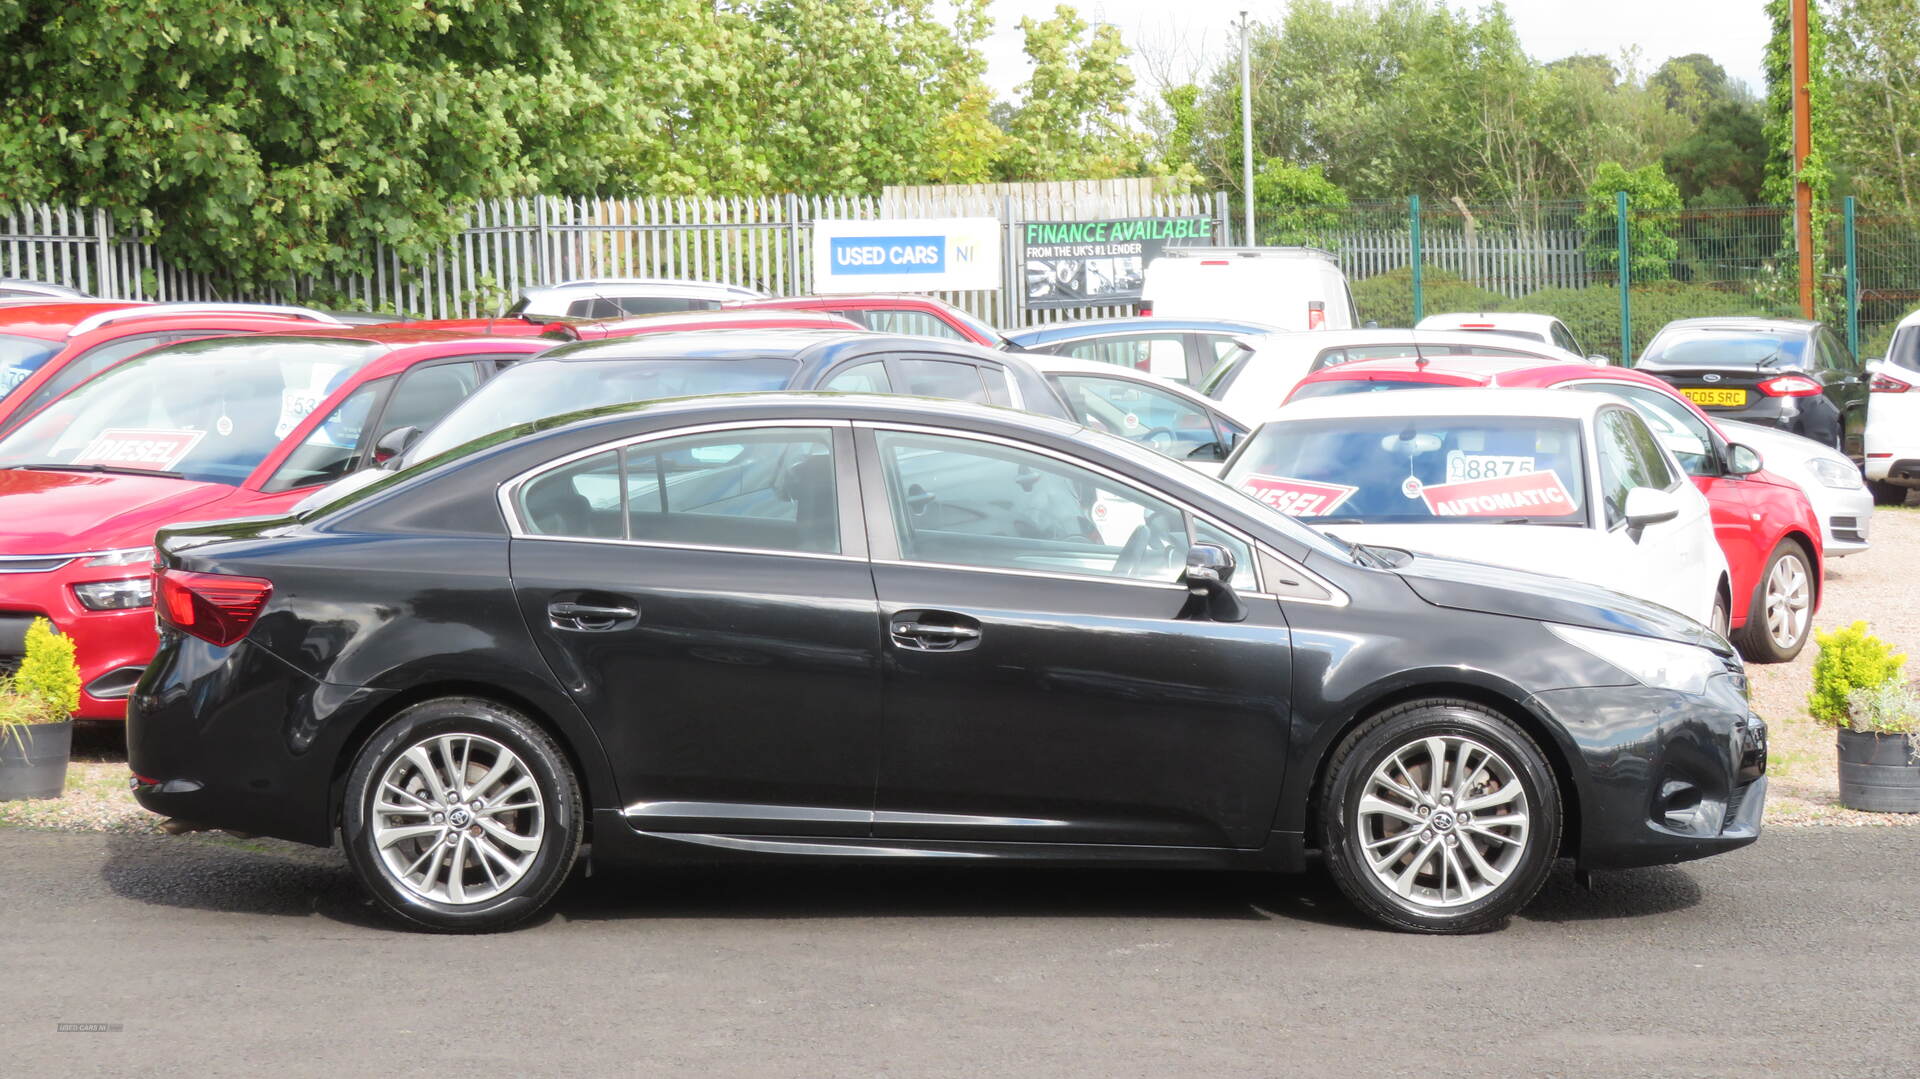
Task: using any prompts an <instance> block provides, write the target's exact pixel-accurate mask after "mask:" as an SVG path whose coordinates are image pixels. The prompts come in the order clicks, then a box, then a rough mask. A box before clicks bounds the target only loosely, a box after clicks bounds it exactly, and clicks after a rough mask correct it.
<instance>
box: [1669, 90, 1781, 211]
mask: <svg viewBox="0 0 1920 1079" xmlns="http://www.w3.org/2000/svg"><path fill="white" fill-rule="evenodd" d="M1766 162H1767V137H1766V132H1765V131H1764V130H1763V129H1762V127H1761V123H1760V112H1759V110H1758V109H1756V108H1754V107H1753V106H1752V105H1749V104H1746V103H1744V102H1737V101H1723V102H1721V103H1720V104H1718V105H1715V106H1714V107H1713V108H1711V109H1709V110H1708V111H1707V112H1706V113H1705V114H1704V115H1703V116H1702V117H1701V119H1700V124H1699V126H1698V127H1696V128H1694V131H1693V134H1691V135H1688V136H1687V137H1686V138H1685V139H1683V140H1681V141H1680V142H1678V143H1675V144H1674V145H1673V147H1672V148H1670V149H1669V150H1667V152H1666V153H1664V154H1662V155H1660V165H1661V167H1662V168H1663V169H1664V170H1665V171H1666V173H1667V175H1668V176H1671V177H1673V180H1674V183H1675V184H1676V185H1677V186H1678V187H1679V188H1680V196H1681V198H1683V199H1685V200H1686V201H1687V205H1689V206H1714V205H1718V206H1726V205H1748V204H1751V203H1756V202H1759V201H1760V187H1761V184H1762V182H1763V181H1764V180H1765V179H1766V175H1765V170H1766Z"/></svg>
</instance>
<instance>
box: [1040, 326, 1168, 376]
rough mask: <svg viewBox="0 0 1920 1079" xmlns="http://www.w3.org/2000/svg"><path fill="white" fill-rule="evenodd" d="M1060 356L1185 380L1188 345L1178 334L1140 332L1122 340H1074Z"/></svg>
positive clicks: (1113, 338) (1106, 338) (1062, 350)
mask: <svg viewBox="0 0 1920 1079" xmlns="http://www.w3.org/2000/svg"><path fill="white" fill-rule="evenodd" d="M1059 351H1060V353H1061V354H1062V355H1066V356H1072V357H1074V358H1076V359H1082V360H1093V361H1095V362H1097V363H1110V364H1114V365H1116V366H1119V367H1131V368H1132V369H1134V370H1135V371H1145V372H1147V373H1149V374H1154V375H1160V376H1162V377H1164V378H1178V379H1184V378H1186V377H1187V343H1186V340H1185V338H1184V335H1182V334H1177V333H1163V334H1154V333H1141V334H1130V335H1128V336H1125V337H1102V338H1099V339H1097V340H1093V341H1075V342H1073V343H1072V344H1069V345H1066V346H1063V347H1062V348H1061V349H1060V350H1059Z"/></svg>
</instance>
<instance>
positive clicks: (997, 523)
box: [127, 393, 1766, 932]
mask: <svg viewBox="0 0 1920 1079" xmlns="http://www.w3.org/2000/svg"><path fill="white" fill-rule="evenodd" d="M157 558H158V563H157V565H156V570H155V572H156V579H157V585H158V591H159V597H160V598H159V602H158V605H157V610H158V612H159V618H160V622H161V642H162V643H161V646H160V651H159V655H158V656H157V657H156V658H155V660H154V661H153V663H152V664H151V665H149V666H148V667H147V670H146V673H145V675H144V676H143V677H142V679H141V681H140V683H139V685H138V687H137V688H136V690H135V692H134V694H133V698H132V706H131V709H130V712H129V715H128V719H127V738H128V762H129V765H130V766H131V768H132V770H133V772H134V773H135V775H134V786H135V791H136V795H137V797H138V798H139V800H140V802H141V803H142V804H143V805H145V806H146V807H147V808H149V809H151V810H153V811H155V812H158V813H163V814H168V815H170V816H173V817H175V818H177V819H179V820H180V821H182V822H184V823H187V824H192V825H198V826H203V827H216V828H227V829H233V830H239V831H246V832H256V833H263V834H266V835H271V836H278V837H283V838H286V839H291V840H296V841H300V842H305V843H312V844H320V845H326V844H329V843H331V842H332V841H333V839H334V836H335V834H336V831H337V834H338V835H339V837H340V840H341V842H342V843H343V844H344V846H345V848H346V853H347V855H348V858H349V860H350V863H351V865H352V866H353V868H354V870H355V871H356V873H357V875H358V876H359V878H360V879H361V880H362V881H363V882H364V884H365V886H366V887H367V888H368V890H369V891H370V892H371V893H372V894H373V895H374V896H375V897H376V898H377V899H378V901H379V902H380V903H381V904H382V905H383V906H384V907H386V908H387V909H388V910H389V911H391V912H392V913H394V914H395V915H397V916H398V917H399V918H401V919H403V920H405V921H407V922H409V923H412V924H414V925H418V926H425V927H430V928H434V929H441V930H486V929H497V928H502V927H505V926H509V925H512V924H514V923H517V922H519V921H521V920H523V919H525V918H528V917H530V916H532V915H533V914H534V913H535V912H537V911H539V910H540V909H541V908H542V907H543V906H544V905H545V904H546V903H547V902H548V900H549V899H551V898H552V896H553V895H554V893H555V892H556V890H557V889H559V888H560V886H561V884H562V883H563V881H564V880H565V878H566V877H567V875H568V872H569V870H570V869H571V868H572V867H573V866H574V864H575V862H576V860H577V858H578V857H579V852H580V851H581V849H582V844H583V843H590V844H591V857H592V858H594V859H596V860H605V861H613V860H633V859H673V858H675V857H676V855H682V856H685V855H691V856H696V857H699V858H702V859H706V858H711V857H713V856H716V855H727V856H738V857H763V858H765V857H771V858H807V859H816V860H819V859H830V858H836V857H863V856H864V857H876V856H878V857H887V858H894V859H900V858H923V859H929V860H935V861H942V862H944V863H945V864H970V865H985V864H995V863H1010V862H1047V863H1069V864H1082V865H1150V866H1185V867H1193V868H1242V869H1270V870H1295V869H1299V868H1300V867H1301V866H1302V865H1303V864H1304V863H1305V860H1306V857H1307V853H1308V851H1309V850H1310V849H1319V850H1322V851H1324V852H1325V855H1326V862H1327V864H1328V866H1329V867H1330V868H1331V870H1332V873H1333V875H1334V877H1335V879H1336V880H1337V881H1338V883H1339V885H1340V887H1341V888H1342V889H1343V890H1344V892H1345V893H1346V894H1347V895H1348V896H1349V897H1351V898H1352V900H1353V901H1354V902H1355V903H1356V904H1358V905H1359V906H1360V907H1362V908H1363V909H1365V910H1366V911H1368V912H1369V913H1370V914H1372V915H1373V916H1375V917H1376V918H1378V919H1380V920H1382V921H1384V922H1386V923H1388V924H1390V925H1393V926H1396V927H1400V928H1403V929H1410V930H1420V931H1428V932H1464V931H1469V930H1475V929H1481V928H1485V927H1488V926H1491V925H1495V924H1497V923H1499V922H1500V921H1502V920H1503V919H1504V918H1505V917H1506V916H1507V915H1509V914H1511V913H1512V912H1513V911H1515V910H1517V909H1518V908H1519V907H1521V906H1522V905H1523V904H1525V903H1526V902H1527V901H1528V900H1529V899H1530V898H1531V897H1532V896H1533V895H1534V893H1535V891H1536V890H1537V889H1538V888H1539V887H1540V885H1541V883H1542V881H1543V879H1544V877H1545V874H1546V873H1547V870H1548V866H1549V863H1550V862H1551V861H1552V860H1553V859H1554V858H1555V856H1557V855H1561V854H1565V855H1570V856H1572V857H1574V858H1576V859H1578V861H1579V863H1580V864H1581V865H1584V866H1588V867H1600V868H1604V867H1622V866H1637V865H1646V864H1653V863H1664V862H1674V861H1680V860H1684V859H1688V858H1698V857H1704V856H1706V855H1711V854H1716V853H1719V852H1722V851H1727V850H1731V849H1733V848H1737V847H1740V846H1743V845H1745V844H1747V843H1751V842H1752V841H1753V840H1754V839H1755V838H1756V837H1757V835H1758V834H1759V829H1760V816H1761V808H1762V804H1763V802H1764V801H1765V792H1766V779H1765V776H1764V774H1763V773H1764V770H1765V760H1766V732H1765V727H1764V725H1763V724H1762V723H1761V721H1760V720H1759V719H1758V717H1756V716H1753V715H1751V714H1750V713H1749V711H1748V709H1747V707H1746V700H1745V696H1744V692H1743V691H1744V676H1743V674H1742V670H1741V666H1740V662H1739V660H1738V659H1737V658H1736V657H1735V655H1734V653H1733V650H1732V649H1731V648H1730V647H1729V646H1728V645H1727V643H1726V642H1725V641H1724V640H1722V639H1721V638H1720V637H1718V636H1716V635H1714V634H1712V633H1711V632H1709V631H1707V630H1705V629H1703V628H1702V627H1700V626H1698V625H1696V624H1694V623H1692V622H1690V621H1688V620H1686V619H1683V618H1681V617H1680V616H1678V615H1675V614H1673V613H1671V612H1669V611H1667V610H1665V609H1664V608H1659V607H1654V606H1650V605H1646V604H1642V603H1639V602H1637V601H1634V600H1631V599H1628V598H1626V597H1624V596H1620V595H1617V594H1614V593H1609V592H1604V591H1600V590H1596V589H1594V588H1591V587H1589V586H1585V585H1581V584H1578V583H1575V582H1571V581H1566V580H1560V579H1555V578H1546V577H1536V576H1530V575H1526V574H1521V573H1516V572H1510V571H1506V570H1499V569H1495V568H1492V567H1488V566H1481V565H1476V564H1470V563H1462V562H1453V561H1448V560H1443V559H1434V558H1427V557H1421V556H1415V555H1410V554H1408V553H1406V552H1403V551H1397V550H1386V549H1379V548H1366V547H1352V546H1348V545H1346V544H1344V543H1341V542H1339V541H1337V540H1335V539H1333V538H1331V537H1328V536H1324V535H1322V534H1320V533H1318V532H1315V531H1313V530H1311V529H1308V528H1306V527H1305V526H1303V525H1301V524H1299V523H1298V522H1296V521H1294V520H1292V519H1291V518H1288V517H1284V516H1281V515H1279V514H1277V513H1276V512H1274V511H1272V510H1270V509H1268V508H1267V507H1265V506H1264V505H1262V504H1261V503H1259V502H1256V501H1254V500H1253V499H1251V498H1249V497H1247V496H1245V495H1242V494H1240V493H1238V492H1236V491H1234V490H1231V489H1229V488H1227V487H1225V486H1223V485H1221V484H1219V483H1217V482H1215V481H1214V480H1212V479H1209V478H1207V477H1205V476H1202V475H1200V474H1199V473H1197V472H1195V471H1193V470H1191V469H1188V468H1186V467H1184V466H1182V465H1180V464H1178V463H1175V462H1173V461H1171V460H1168V459H1167V458H1164V457H1161V456H1159V455H1158V454H1155V453H1153V452H1151V451H1149V450H1146V449H1144V448H1141V447H1139V446H1136V445H1134V444H1132V443H1130V442H1127V441H1125V440H1123V439H1120V438H1118V437H1115V436H1111V435H1106V434H1101V433H1098V432H1093V431H1089V430H1087V429H1085V428H1081V427H1076V426H1073V425H1071V424H1068V423H1065V422H1061V421H1055V420H1050V419H1046V418H1043V417H1037V416H1032V415H1027V414H1023V413H1018V412H1014V411H1012V410H1008V409H998V408H991V407H984V406H975V405H964V404H956V403H954V402H950V401H927V400H920V399H915V398H905V397H881V396H868V395H832V394H791V393H777V394H758V395H740V396H728V397H714V398H695V399H681V400H668V401H661V402H656V403H653V404H649V405H646V406H643V407H639V408H626V409H607V410H601V411H598V412H588V413H580V414H574V415H571V416H566V417H559V418H555V419H551V420H545V421H541V422H538V423H533V424H528V425H523V426H520V427H517V428H514V429H512V430H510V431H506V432H501V433H498V434H496V435H494V436H492V437H488V438H484V439H481V440H478V441H476V442H473V443H469V444H467V445H464V446H461V447H458V448H456V449H454V450H451V451H449V452H447V453H445V454H442V455H440V456H437V457H435V458H433V459H430V460H427V461H424V462H421V463H420V464H419V465H418V466H416V467H413V468H409V469H406V470H404V471H401V472H399V473H396V474H392V475H389V476H386V477H384V478H383V479H382V480H381V482H379V483H377V484H375V485H374V486H372V487H369V488H366V489H364V490H361V491H358V492H354V493H352V494H350V495H348V496H346V497H345V498H343V499H341V500H339V501H337V502H335V503H333V504H331V505H328V506H324V507H321V508H319V509H316V510H313V511H310V512H308V513H306V514H304V515H301V516H299V517H297V518H276V519H256V520H251V521H239V522H226V523H220V524H212V525H197V526H184V527H179V528H173V529H167V530H164V531H163V532H162V533H161V536H160V538H159V540H158V554H157Z"/></svg>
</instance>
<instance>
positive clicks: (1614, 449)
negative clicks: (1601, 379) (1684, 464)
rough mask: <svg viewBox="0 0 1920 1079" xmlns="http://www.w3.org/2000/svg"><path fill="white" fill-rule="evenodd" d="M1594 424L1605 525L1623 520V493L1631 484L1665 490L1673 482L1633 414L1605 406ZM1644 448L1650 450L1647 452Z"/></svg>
mask: <svg viewBox="0 0 1920 1079" xmlns="http://www.w3.org/2000/svg"><path fill="white" fill-rule="evenodd" d="M1597 419H1598V422H1597V423H1596V424H1595V425H1594V430H1595V434H1596V438H1597V442H1596V448H1597V449H1598V450H1599V455H1600V489H1601V493H1602V495H1603V496H1604V497H1605V506H1606V514H1607V527H1609V528H1611V527H1613V526H1614V525H1616V524H1619V523H1621V522H1622V521H1625V520H1626V519H1627V492H1628V491H1631V490H1633V489H1634V488H1635V487H1653V488H1657V489H1660V490H1665V489H1666V488H1667V487H1669V486H1670V485H1671V484H1672V482H1673V477H1672V475H1671V473H1670V472H1669V471H1668V470H1667V467H1666V462H1665V460H1664V459H1663V458H1662V457H1661V455H1660V452H1659V447H1658V446H1657V445H1655V443H1654V441H1653V435H1652V434H1651V433H1649V432H1648V431H1647V427H1646V424H1644V423H1642V422H1640V418H1639V417H1638V416H1637V415H1635V414H1634V413H1631V412H1627V411H1625V410H1624V409H1618V408H1609V409H1606V410H1605V411H1603V412H1601V413H1600V415H1599V416H1598V418H1597ZM1648 451H1651V454H1649V452H1648Z"/></svg>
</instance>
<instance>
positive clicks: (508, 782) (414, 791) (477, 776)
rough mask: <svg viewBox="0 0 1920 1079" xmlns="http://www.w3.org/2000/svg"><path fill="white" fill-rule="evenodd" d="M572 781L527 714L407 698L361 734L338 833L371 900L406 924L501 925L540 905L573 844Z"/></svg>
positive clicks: (577, 800)
mask: <svg viewBox="0 0 1920 1079" xmlns="http://www.w3.org/2000/svg"><path fill="white" fill-rule="evenodd" d="M582 827H583V825H582V820H581V797H580V785H579V781H578V780H577V779H576V778H575V776H574V773H573V768H572V767H571V766H570V765H569V764H568V763H567V758H566V755H565V754H563V753H562V752H561V751H560V747H559V746H558V745H556V744H555V743H554V741H553V739H552V738H551V737H550V736H548V734H547V733H546V732H545V731H544V730H542V729H540V727H539V726H537V725H536V724H534V723H533V722H532V721H531V720H529V719H527V717H525V716H523V715H520V714H519V713H517V712H514V711H512V710H511V709H508V708H503V707H501V706H500V705H497V704H494V703H493V702H491V701H485V700H480V699H477V698H473V697H443V698H438V699H435V700H430V701H423V702H421V703H419V704H416V705H413V706H411V707H409V708H407V709H405V710H404V711H402V712H400V713H399V714H398V715H396V716H394V717H393V718H392V719H390V720H388V721H387V722H386V724H385V725H383V726H382V727H381V728H380V729H379V730H378V731H375V732H374V734H373V737H372V738H370V739H368V740H367V744H366V745H365V746H364V747H362V749H361V750H360V752H359V754H358V755H357V756H356V757H355V758H354V763H353V768H352V770H351V771H350V772H349V773H348V776H347V788H346V800H345V803H344V804H343V806H342V808H341V813H340V833H341V838H342V840H343V841H344V845H345V847H346V852H347V860H348V862H349V863H350V864H351V865H352V866H353V871H354V873H355V875H357V876H358V877H359V878H360V883H361V884H362V885H364V886H365V887H366V889H367V891H368V892H369V893H371V894H372V896H373V898H374V899H375V901H377V902H378V903H379V904H380V905H381V906H382V907H384V908H386V910H387V911H388V912H389V913H391V914H392V915H394V916H395V917H396V918H398V919H400V920H401V921H403V922H405V923H407V924H409V925H412V926H414V927H418V928H423V929H430V930H435V931H439V932H451V933H484V932H492V931H495V930H500V929H507V928H510V927H512V926H514V925H517V924H519V923H521V922H524V921H526V920H527V919H528V918H531V917H533V916H534V915H535V914H537V913H539V912H540V910H541V909H542V908H543V907H545V906H546V905H547V902H548V901H549V900H551V899H552V898H553V895H554V893H555V892H557V891H559V889H560V885H561V884H563V883H564V882H565V881H566V879H567V874H568V873H569V872H570V871H571V870H572V868H573V863H574V860H575V858H576V857H577V856H578V855H579V852H580V840H581V832H582Z"/></svg>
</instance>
